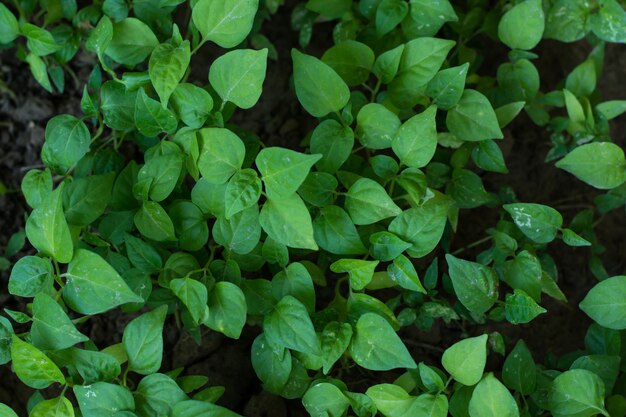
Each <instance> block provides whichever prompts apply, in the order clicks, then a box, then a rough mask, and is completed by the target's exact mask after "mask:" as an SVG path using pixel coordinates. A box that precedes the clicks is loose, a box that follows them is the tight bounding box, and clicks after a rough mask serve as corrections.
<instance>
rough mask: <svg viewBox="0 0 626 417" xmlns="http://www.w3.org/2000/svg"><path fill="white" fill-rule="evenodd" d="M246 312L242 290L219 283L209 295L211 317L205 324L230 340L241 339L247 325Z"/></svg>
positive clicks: (224, 282) (228, 284) (226, 283)
mask: <svg viewBox="0 0 626 417" xmlns="http://www.w3.org/2000/svg"><path fill="white" fill-rule="evenodd" d="M246 312H247V306H246V298H245V296H244V294H243V292H242V291H241V289H240V288H239V287H238V286H236V285H235V284H233V283H230V282H226V281H222V282H218V283H217V284H215V287H213V290H212V291H211V293H210V294H209V317H208V319H207V320H206V321H205V324H206V325H207V326H208V327H210V328H211V329H213V330H215V331H218V332H220V333H223V334H224V335H226V336H228V337H230V338H233V339H239V336H240V335H241V331H242V329H243V326H244V325H245V324H246Z"/></svg>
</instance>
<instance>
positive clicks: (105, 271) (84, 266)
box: [63, 249, 143, 314]
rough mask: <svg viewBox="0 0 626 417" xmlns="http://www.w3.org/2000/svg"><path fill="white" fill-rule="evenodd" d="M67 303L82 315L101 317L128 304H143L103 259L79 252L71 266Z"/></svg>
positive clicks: (66, 290)
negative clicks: (97, 315) (98, 315)
mask: <svg viewBox="0 0 626 417" xmlns="http://www.w3.org/2000/svg"><path fill="white" fill-rule="evenodd" d="M65 277H66V285H65V287H64V288H63V300H64V301H65V303H66V304H67V306H68V307H69V308H71V309H72V310H74V311H76V312H78V313H80V314H99V313H103V312H105V311H107V310H110V309H112V308H115V307H117V306H119V305H122V304H126V303H140V302H143V299H142V298H141V297H139V296H137V295H136V294H135V293H134V292H133V291H132V290H131V289H130V288H129V287H128V285H127V284H126V282H125V281H124V280H123V279H122V277H120V276H119V274H118V273H117V272H116V271H115V269H113V267H112V266H111V265H109V264H108V263H107V262H106V261H105V260H104V259H102V258H101V257H100V256H99V255H97V254H95V253H93V252H90V251H88V250H86V249H77V250H76V254H75V255H74V259H72V261H71V262H70V264H69V266H68V268H67V273H66V274H65Z"/></svg>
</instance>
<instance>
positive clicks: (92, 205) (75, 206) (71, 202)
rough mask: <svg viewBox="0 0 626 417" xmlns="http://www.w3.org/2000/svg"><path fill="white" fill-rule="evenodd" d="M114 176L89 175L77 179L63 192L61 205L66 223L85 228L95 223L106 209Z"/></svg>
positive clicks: (111, 174)
mask: <svg viewBox="0 0 626 417" xmlns="http://www.w3.org/2000/svg"><path fill="white" fill-rule="evenodd" d="M114 180H115V174H114V173H112V172H110V173H108V174H104V175H90V176H88V177H84V178H77V179H75V180H74V181H72V182H70V183H69V184H67V185H66V187H65V189H64V190H63V191H64V192H63V205H64V206H65V217H66V218H67V222H68V223H69V224H71V225H75V226H87V225H89V224H91V223H93V222H95V221H96V220H97V219H98V218H99V217H100V216H102V214H103V213H104V211H105V210H106V208H107V205H108V203H109V199H110V198H111V190H112V189H113V181H114Z"/></svg>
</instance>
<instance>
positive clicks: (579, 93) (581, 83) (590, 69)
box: [565, 58, 596, 97]
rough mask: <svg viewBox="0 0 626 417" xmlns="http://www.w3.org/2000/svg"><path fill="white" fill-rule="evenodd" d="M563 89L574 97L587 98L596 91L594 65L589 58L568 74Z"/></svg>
mask: <svg viewBox="0 0 626 417" xmlns="http://www.w3.org/2000/svg"><path fill="white" fill-rule="evenodd" d="M565 88H566V89H567V90H569V91H571V92H572V94H574V95H575V96H576V97H588V96H590V95H591V94H592V93H593V92H594V90H595V89H596V64H595V62H594V61H593V59H591V58H589V59H587V60H586V61H584V62H583V63H582V64H579V65H578V66H577V67H576V68H574V69H573V70H572V72H570V73H569V75H568V76H567V78H566V80H565Z"/></svg>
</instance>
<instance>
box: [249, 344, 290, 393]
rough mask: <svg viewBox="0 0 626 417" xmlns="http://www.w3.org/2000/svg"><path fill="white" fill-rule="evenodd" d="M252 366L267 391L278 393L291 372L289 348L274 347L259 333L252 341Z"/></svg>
mask: <svg viewBox="0 0 626 417" xmlns="http://www.w3.org/2000/svg"><path fill="white" fill-rule="evenodd" d="M251 356H252V367H253V368H254V372H255V373H256V375H257V376H258V377H259V379H260V380H261V382H263V388H265V389H266V390H268V391H269V392H274V393H280V392H282V390H283V389H284V388H285V385H286V384H287V381H288V380H289V375H290V373H291V367H292V359H291V352H290V351H289V349H284V348H282V347H281V348H280V349H275V348H273V347H272V345H271V344H269V343H268V342H267V340H266V337H265V334H263V333H261V334H260V335H259V336H257V338H256V339H254V342H253V343H252V352H251Z"/></svg>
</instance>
